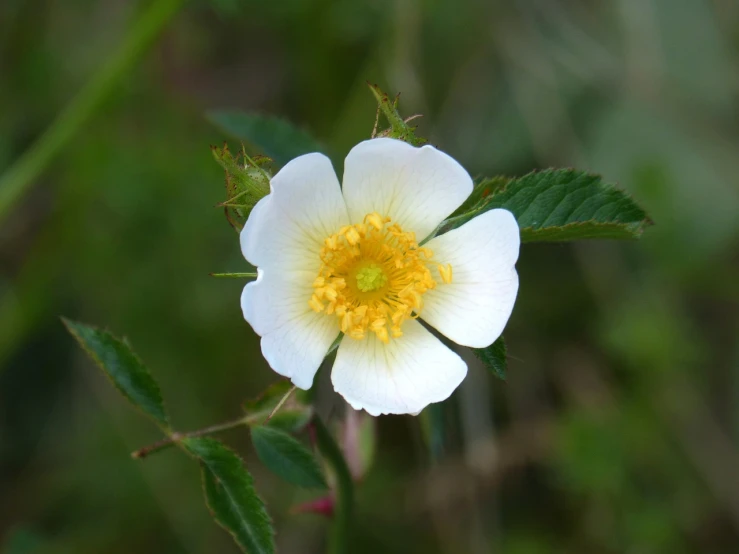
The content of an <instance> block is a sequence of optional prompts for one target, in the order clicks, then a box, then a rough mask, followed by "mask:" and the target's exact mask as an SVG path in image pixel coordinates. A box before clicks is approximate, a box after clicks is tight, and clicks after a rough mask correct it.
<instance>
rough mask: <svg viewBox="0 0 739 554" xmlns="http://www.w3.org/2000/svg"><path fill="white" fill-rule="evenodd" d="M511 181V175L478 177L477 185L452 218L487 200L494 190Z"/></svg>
mask: <svg viewBox="0 0 739 554" xmlns="http://www.w3.org/2000/svg"><path fill="white" fill-rule="evenodd" d="M510 181H511V179H510V177H504V176H502V175H499V176H497V177H478V178H476V179H475V187H474V188H473V189H472V193H471V194H470V195H469V196H468V197H467V200H465V201H464V203H463V204H462V205H461V206H460V207H459V208H457V211H455V212H454V213H453V214H452V218H454V217H455V216H457V215H460V214H464V213H465V212H468V211H470V210H473V209H475V208H476V207H478V206H480V205H482V204H483V203H484V202H487V201H488V200H489V199H490V197H491V196H492V194H493V193H494V192H497V191H498V190H500V189H501V188H503V187H504V186H506V185H507V184H508V183H509V182H510Z"/></svg>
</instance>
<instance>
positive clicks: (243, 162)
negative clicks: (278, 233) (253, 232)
mask: <svg viewBox="0 0 739 554" xmlns="http://www.w3.org/2000/svg"><path fill="white" fill-rule="evenodd" d="M210 149H211V151H212V152H213V158H215V160H216V162H218V165H220V166H221V167H222V168H223V170H224V172H225V174H226V200H225V201H224V202H222V203H221V204H219V207H223V209H224V211H225V213H226V219H227V220H228V222H229V223H230V224H231V226H232V227H233V228H234V229H236V230H237V231H240V230H241V229H242V228H243V227H244V223H245V222H246V220H247V218H248V217H249V213H250V212H251V210H252V208H253V207H254V205H255V204H256V203H257V202H259V200H260V199H261V198H263V197H264V196H265V195H267V194H268V193H269V180H270V177H271V176H270V174H269V172H268V171H267V168H266V166H268V165H269V163H270V162H271V161H272V160H270V159H269V158H266V157H264V156H257V157H255V158H251V157H249V156H248V155H247V154H246V151H245V150H244V149H243V147H242V149H241V151H240V152H239V153H238V154H236V156H234V155H233V154H232V153H231V151H230V150H229V149H228V144H225V143H224V144H223V147H222V148H219V147H218V146H211V147H210Z"/></svg>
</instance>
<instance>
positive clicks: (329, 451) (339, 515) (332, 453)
mask: <svg viewBox="0 0 739 554" xmlns="http://www.w3.org/2000/svg"><path fill="white" fill-rule="evenodd" d="M313 428H314V429H315V432H316V446H318V450H319V451H320V452H321V455H322V456H323V457H324V459H325V460H326V462H328V464H329V466H330V467H331V470H332V471H333V474H334V477H335V478H336V488H337V505H336V509H335V512H334V522H333V526H332V529H331V540H330V546H329V553H330V554H348V552H349V532H350V526H351V519H352V512H353V510H354V482H353V481H352V475H351V472H350V471H349V466H347V464H346V460H345V459H344V455H343V454H342V452H341V449H340V448H339V445H337V444H336V441H335V440H334V438H333V437H332V436H331V433H330V432H329V430H328V429H327V428H326V426H325V425H324V424H323V421H321V419H320V418H319V417H318V416H315V417H314V418H313Z"/></svg>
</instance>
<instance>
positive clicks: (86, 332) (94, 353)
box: [62, 318, 169, 430]
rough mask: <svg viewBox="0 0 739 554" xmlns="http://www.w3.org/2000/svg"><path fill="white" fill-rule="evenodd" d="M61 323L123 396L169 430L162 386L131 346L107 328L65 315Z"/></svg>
mask: <svg viewBox="0 0 739 554" xmlns="http://www.w3.org/2000/svg"><path fill="white" fill-rule="evenodd" d="M62 322H63V323H64V325H66V327H67V329H68V330H69V332H70V333H71V334H72V336H73V337H74V338H75V339H77V342H78V343H79V344H80V346H81V347H82V348H83V349H84V350H85V351H86V352H87V353H88V354H89V356H90V357H91V358H92V359H93V360H95V362H96V363H97V364H98V365H99V366H100V368H101V369H102V370H103V371H104V372H105V374H106V375H107V376H108V377H109V378H110V380H111V381H113V384H114V385H115V386H116V388H117V389H118V390H119V391H120V392H121V393H122V394H123V396H125V397H126V398H128V400H129V401H130V402H131V403H132V404H133V405H134V406H136V407H138V408H139V409H141V410H142V411H143V412H144V413H145V414H147V415H149V416H151V417H152V418H154V420H155V421H156V422H157V423H158V424H159V425H160V426H162V427H163V428H164V429H165V430H168V429H169V418H168V417H167V412H166V411H165V409H164V402H163V400H162V393H161V391H160V390H159V385H158V384H157V382H156V381H155V380H154V378H153V377H152V376H151V374H150V373H149V370H148V369H146V367H145V366H144V364H143V363H142V362H141V360H139V358H138V357H137V356H136V354H134V353H133V351H132V350H131V348H130V346H129V345H128V344H127V343H126V342H124V341H123V340H120V339H117V338H116V337H114V336H113V335H111V334H110V333H108V332H107V331H101V330H99V329H95V328H94V327H90V326H88V325H84V324H82V323H77V322H74V321H70V320H68V319H64V318H62Z"/></svg>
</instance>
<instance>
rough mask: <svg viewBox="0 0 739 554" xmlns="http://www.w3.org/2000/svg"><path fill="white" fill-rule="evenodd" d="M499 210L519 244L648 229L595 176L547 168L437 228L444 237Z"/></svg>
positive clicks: (627, 235)
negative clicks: (507, 215) (511, 219)
mask: <svg viewBox="0 0 739 554" xmlns="http://www.w3.org/2000/svg"><path fill="white" fill-rule="evenodd" d="M495 208H505V209H506V210H509V211H511V212H512V213H513V215H514V216H516V220H517V221H518V225H519V227H520V228H521V240H522V241H523V242H535V241H567V240H577V239H590V238H600V239H634V238H639V236H641V234H642V232H643V231H644V229H645V228H646V227H647V226H649V225H651V224H652V221H651V220H650V219H649V217H648V216H647V214H646V213H645V212H644V210H642V209H641V208H640V207H639V206H638V205H637V204H636V202H634V200H633V199H632V198H631V197H630V196H629V195H628V194H626V193H625V192H624V191H622V190H620V189H618V188H616V187H615V186H614V185H611V184H608V183H604V182H603V181H602V179H601V177H600V176H598V175H592V174H589V173H585V172H583V171H577V170H574V169H547V170H545V171H540V172H534V173H529V174H528V175H525V176H524V177H520V178H517V179H512V180H511V181H510V182H508V184H507V185H505V186H503V187H502V188H500V189H498V190H497V191H493V193H492V194H490V195H487V196H484V197H481V198H480V199H479V200H478V201H477V203H476V204H475V205H474V206H473V207H472V208H470V209H468V210H467V211H465V212H464V213H459V214H457V215H456V216H453V217H451V218H450V219H448V220H447V221H446V222H444V223H442V225H441V226H440V231H441V232H445V231H449V230H451V229H455V228H457V227H459V226H461V225H464V224H465V223H466V222H467V221H469V220H471V219H472V218H474V217H475V216H477V215H480V214H481V213H484V212H486V211H488V210H492V209H495Z"/></svg>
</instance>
